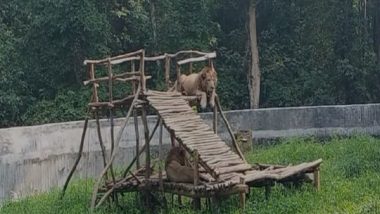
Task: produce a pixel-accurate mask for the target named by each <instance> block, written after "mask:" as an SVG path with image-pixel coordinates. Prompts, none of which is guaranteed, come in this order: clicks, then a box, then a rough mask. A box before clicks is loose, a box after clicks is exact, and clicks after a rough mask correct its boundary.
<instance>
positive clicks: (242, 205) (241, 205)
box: [240, 177, 245, 211]
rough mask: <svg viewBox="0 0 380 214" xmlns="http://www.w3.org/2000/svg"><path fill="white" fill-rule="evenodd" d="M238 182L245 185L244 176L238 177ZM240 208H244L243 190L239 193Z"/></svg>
mask: <svg viewBox="0 0 380 214" xmlns="http://www.w3.org/2000/svg"><path fill="white" fill-rule="evenodd" d="M240 184H241V185H245V181H244V178H242V177H241V178H240ZM240 208H241V209H242V210H243V211H244V209H245V191H244V192H241V193H240Z"/></svg>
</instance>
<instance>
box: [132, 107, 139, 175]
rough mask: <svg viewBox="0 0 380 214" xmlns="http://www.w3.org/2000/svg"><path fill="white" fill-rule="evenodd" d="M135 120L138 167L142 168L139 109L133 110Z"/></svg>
mask: <svg viewBox="0 0 380 214" xmlns="http://www.w3.org/2000/svg"><path fill="white" fill-rule="evenodd" d="M133 121H134V124H135V136H136V156H137V159H136V169H140V156H139V155H138V154H139V150H140V133H139V121H138V120H137V110H136V109H134V110H133Z"/></svg>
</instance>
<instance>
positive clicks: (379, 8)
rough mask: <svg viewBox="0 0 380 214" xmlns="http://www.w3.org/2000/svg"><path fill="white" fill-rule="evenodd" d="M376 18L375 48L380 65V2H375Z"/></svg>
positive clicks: (379, 0) (377, 0)
mask: <svg viewBox="0 0 380 214" xmlns="http://www.w3.org/2000/svg"><path fill="white" fill-rule="evenodd" d="M374 6H375V11H374V12H375V16H374V27H373V31H374V32H373V37H374V38H373V39H374V48H375V53H376V56H377V63H378V64H380V0H375V4H374Z"/></svg>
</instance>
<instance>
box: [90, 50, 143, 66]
mask: <svg viewBox="0 0 380 214" xmlns="http://www.w3.org/2000/svg"><path fill="white" fill-rule="evenodd" d="M143 52H144V50H143V49H140V50H138V51H134V52H130V53H126V54H122V55H118V56H114V57H111V58H106V59H100V60H84V62H83V64H84V65H87V64H104V63H107V62H108V60H110V61H114V60H119V59H124V58H128V57H131V56H134V55H139V54H141V53H143Z"/></svg>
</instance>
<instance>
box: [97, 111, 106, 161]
mask: <svg viewBox="0 0 380 214" xmlns="http://www.w3.org/2000/svg"><path fill="white" fill-rule="evenodd" d="M95 119H96V130H97V133H98V139H99V145H100V149H101V151H102V158H103V166H104V167H105V166H106V165H107V156H106V148H105V146H104V143H103V137H102V133H101V130H100V122H99V113H98V111H95Z"/></svg>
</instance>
